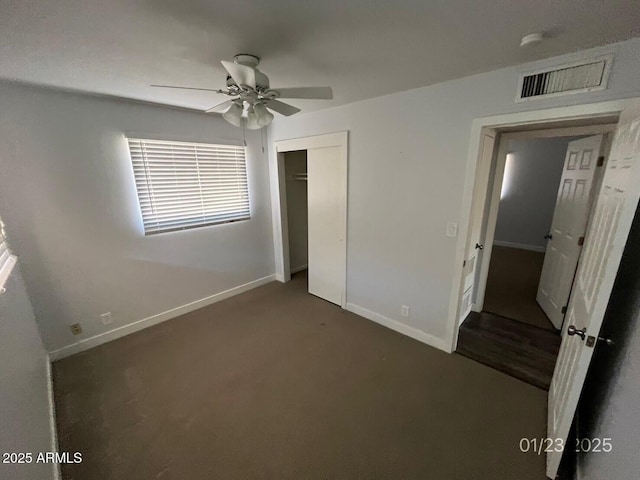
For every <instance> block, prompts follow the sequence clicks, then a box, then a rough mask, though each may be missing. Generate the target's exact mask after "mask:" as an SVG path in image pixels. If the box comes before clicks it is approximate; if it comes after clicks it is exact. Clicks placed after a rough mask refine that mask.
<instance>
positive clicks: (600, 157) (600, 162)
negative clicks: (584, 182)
mask: <svg viewBox="0 0 640 480" xmlns="http://www.w3.org/2000/svg"><path fill="white" fill-rule="evenodd" d="M598 166H599V167H602V166H604V157H603V156H602V155H601V156H599V157H598Z"/></svg>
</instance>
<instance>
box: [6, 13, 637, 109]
mask: <svg viewBox="0 0 640 480" xmlns="http://www.w3.org/2000/svg"><path fill="white" fill-rule="evenodd" d="M0 12H1V13H0V77H1V78H3V79H10V80H18V81H23V82H28V83H33V84H41V85H47V86H52V87H59V88H64V89H72V90H79V91H84V92H91V93H98V94H107V95H115V96H118V97H125V98H131V99H136V100H144V101H151V102H157V103H163V104H167V105H175V106H181V107H188V108H196V109H206V108H208V107H210V106H212V105H215V104H217V103H219V102H220V101H222V100H223V99H220V98H219V96H218V95H217V94H215V93H211V94H208V93H193V92H185V91H172V90H164V89H154V88H151V87H149V84H152V83H161V84H176V85H187V86H198V87H206V88H220V87H223V86H224V80H225V72H224V70H223V69H222V66H221V65H220V63H219V60H222V59H227V60H230V59H231V58H232V57H233V55H234V54H236V53H253V54H256V55H258V56H260V57H262V64H261V70H262V71H263V72H265V73H266V74H267V75H268V76H269V77H270V79H271V85H272V87H278V86H282V87H288V86H312V85H330V86H332V87H333V88H334V94H335V100H333V101H331V102H327V101H297V102H296V101H291V102H290V103H293V104H296V105H298V106H301V107H302V108H304V109H306V110H314V109H318V108H324V107H327V106H331V105H339V104H343V103H349V102H353V101H356V100H361V99H365V98H371V97H375V96H379V95H384V94H387V93H392V92H397V91H401V90H407V89H410V88H415V87H419V86H423V85H429V84H433V83H437V82H441V81H444V80H449V79H452V78H458V77H463V76H467V75H470V74H473V73H479V72H484V71H488V70H493V69H496V68H499V67H504V66H509V65H515V64H519V63H524V62H527V61H530V60H534V59H539V58H544V57H549V56H552V55H556V54H562V53H567V52H572V51H575V50H579V49H583V48H588V47H592V46H596V45H603V44H606V43H612V42H615V41H619V40H624V39H627V38H630V37H633V36H637V35H639V34H640V30H639V29H640V1H638V0H606V1H603V0H394V1H391V0H313V1H310V0H269V1H264V0H263V1H257V0H224V1H222V0H182V1H180V0H28V1H25V0H0ZM538 31H544V32H547V36H548V37H549V38H548V40H546V41H545V42H544V43H543V44H541V45H538V46H536V47H533V48H526V49H522V48H520V47H519V42H520V38H521V37H522V36H523V35H525V34H527V33H531V32H538Z"/></svg>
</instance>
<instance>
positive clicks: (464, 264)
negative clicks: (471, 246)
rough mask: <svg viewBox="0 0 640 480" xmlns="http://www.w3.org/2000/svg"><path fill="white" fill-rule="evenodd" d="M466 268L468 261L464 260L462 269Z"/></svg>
mask: <svg viewBox="0 0 640 480" xmlns="http://www.w3.org/2000/svg"><path fill="white" fill-rule="evenodd" d="M466 266H467V261H466V260H463V261H462V268H464V267H466Z"/></svg>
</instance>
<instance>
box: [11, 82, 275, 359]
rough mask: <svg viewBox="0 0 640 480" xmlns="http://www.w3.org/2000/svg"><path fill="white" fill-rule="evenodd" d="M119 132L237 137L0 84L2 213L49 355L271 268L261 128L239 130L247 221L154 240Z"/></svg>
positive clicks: (176, 118) (174, 112)
mask: <svg viewBox="0 0 640 480" xmlns="http://www.w3.org/2000/svg"><path fill="white" fill-rule="evenodd" d="M125 133H129V134H134V135H136V136H139V137H142V138H148V137H149V136H151V135H152V136H153V137H154V138H161V139H169V140H178V141H192V142H205V143H230V144H235V145H237V144H241V143H242V130H240V129H238V128H235V127H233V126H231V125H229V124H227V123H226V122H225V121H224V120H222V119H221V118H218V117H216V116H212V115H204V114H199V113H195V112H187V111H183V110H178V109H170V108H163V107H157V106H151V105H145V104H141V103H133V102H124V101H119V100H114V99H107V98H98V97H89V96H83V95H75V94H68V93H61V92H53V91H48V90H43V89H37V88H31V87H19V86H14V85H0V145H1V146H2V147H1V148H2V150H1V151H0V172H2V174H1V175H0V192H1V194H0V208H1V209H2V212H3V216H4V221H5V223H6V224H7V228H8V230H9V232H10V234H11V238H10V239H11V243H12V247H13V251H14V253H16V254H17V255H18V256H19V257H20V261H21V264H22V268H23V272H24V277H25V281H26V283H27V287H28V290H29V293H30V296H31V298H32V303H33V307H34V311H35V315H36V319H37V321H38V323H39V325H40V328H41V331H42V335H43V340H44V342H45V344H46V346H47V348H48V350H50V351H54V350H58V349H60V348H62V347H65V346H67V345H70V344H74V343H76V342H78V341H80V340H83V339H87V338H89V337H93V336H95V335H99V334H102V333H105V332H107V331H110V330H113V329H116V328H118V327H122V326H126V325H130V324H132V323H133V322H137V321H139V320H143V319H146V318H149V317H152V316H154V315H158V314H161V313H163V312H167V311H169V310H171V309H174V308H176V307H180V306H183V305H185V304H189V303H190V302H194V301H198V300H200V299H203V298H206V297H208V296H211V295H213V294H216V293H220V292H223V291H225V290H228V289H231V288H234V287H237V286H240V285H244V284H247V283H249V282H253V281H255V280H258V279H262V278H264V277H267V276H269V275H272V274H273V273H274V265H273V242H272V226H271V211H270V197H269V185H268V166H267V160H266V157H265V155H264V154H263V150H262V146H263V144H262V142H263V136H262V132H260V131H258V132H249V131H248V132H247V143H248V148H247V174H248V183H249V196H250V205H251V219H250V220H246V221H240V222H237V223H230V224H223V225H214V226H209V227H202V228H193V229H190V230H184V231H176V232H171V233H162V234H156V235H152V236H145V235H144V229H143V225H142V219H141V216H140V210H139V207H138V199H137V196H136V188H135V182H134V177H133V170H132V165H131V160H130V157H129V151H128V146H127V141H126V139H125V136H124V134H125ZM106 312H111V313H112V316H113V323H112V324H110V325H103V324H102V322H101V320H100V314H102V313H106ZM76 322H79V323H81V325H82V328H83V333H82V334H81V335H78V336H74V335H72V333H71V331H70V328H69V325H71V324H73V323H76Z"/></svg>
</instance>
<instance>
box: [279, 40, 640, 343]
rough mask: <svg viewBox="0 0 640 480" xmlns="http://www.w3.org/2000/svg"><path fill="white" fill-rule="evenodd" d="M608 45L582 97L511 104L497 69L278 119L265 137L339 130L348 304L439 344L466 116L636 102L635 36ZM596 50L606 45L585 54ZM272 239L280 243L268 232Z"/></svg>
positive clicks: (506, 78)
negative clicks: (605, 66)
mask: <svg viewBox="0 0 640 480" xmlns="http://www.w3.org/2000/svg"><path fill="white" fill-rule="evenodd" d="M609 48H611V49H613V50H614V51H615V52H616V60H615V64H614V66H613V72H612V74H611V77H610V84H609V88H608V89H607V90H605V91H599V92H594V93H592V94H576V95H569V96H565V97H559V98H554V99H546V100H537V101H532V102H523V103H515V101H514V99H515V95H516V85H517V80H518V72H519V69H518V68H507V69H502V70H497V71H494V72H489V73H484V74H480V75H476V76H472V77H467V78H463V79H459V80H454V81H450V82H446V83H442V84H438V85H433V86H429V87H424V88H420V89H416V90H411V91H407V92H401V93H397V94H393V95H388V96H385V97H380V98H376V99H372V100H367V101H363V102H358V103H353V104H350V105H345V106H341V107H336V108H331V109H327V110H322V111H318V112H311V113H308V114H300V115H296V116H294V117H291V118H281V117H278V118H277V119H276V121H275V122H274V124H273V127H272V131H271V133H270V136H271V138H272V139H273V140H274V141H278V140H285V139H290V138H297V137H304V136H309V135H319V134H325V133H330V132H337V131H344V130H348V131H349V198H348V219H349V220H348V230H347V237H348V238H347V258H348V260H347V300H348V302H349V303H351V304H355V305H358V306H360V307H364V308H366V309H368V310H370V311H372V312H375V313H377V314H379V315H382V316H383V317H386V318H388V319H392V320H396V321H397V322H400V323H401V324H404V325H406V326H409V327H412V328H413V329H415V330H419V331H421V332H423V333H425V334H426V335H427V336H428V337H429V338H431V339H432V340H433V342H432V343H434V344H436V345H441V343H440V342H441V341H442V340H443V339H445V337H446V326H447V315H448V305H449V300H450V293H451V288H452V277H453V269H454V254H455V249H456V239H455V238H450V237H446V236H445V228H446V224H447V222H450V221H459V220H460V214H461V205H462V195H463V185H464V182H465V178H464V175H465V165H466V159H467V154H468V149H469V140H470V130H471V123H472V120H473V119H474V118H478V117H483V116H488V115H493V114H502V113H513V112H517V111H522V110H538V109H543V108H550V107H553V106H559V105H570V104H571V105H573V104H580V103H586V102H598V101H604V100H611V99H615V98H622V97H633V96H640V84H639V83H638V78H639V76H640V62H639V61H638V58H640V39H634V40H631V41H628V42H624V43H621V44H617V45H615V46H613V47H609ZM604 51H609V49H598V50H595V51H594V53H596V52H604ZM574 58H575V56H566V57H563V58H560V59H558V58H556V59H554V60H552V61H549V62H546V63H552V62H558V61H564V60H572V59H574ZM459 60H460V61H464V59H463V58H461V59H459ZM526 68H531V65H528V66H526ZM273 153H274V152H273V151H271V157H270V167H271V169H272V172H273V171H275V170H276V158H275V155H273ZM274 178H275V175H274V174H273V173H272V179H274ZM274 200H276V201H277V198H275V197H274ZM275 234H276V240H277V241H280V240H281V239H279V238H278V236H277V235H278V232H277V229H276V230H275ZM455 268H461V265H460V266H458V265H456V266H455ZM401 305H408V306H410V307H411V316H410V317H409V318H406V317H402V316H400V306H401Z"/></svg>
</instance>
